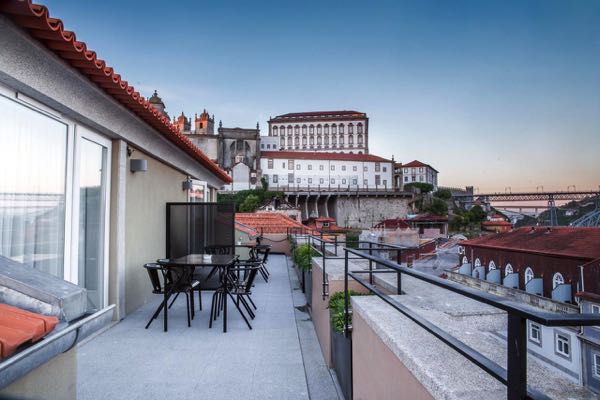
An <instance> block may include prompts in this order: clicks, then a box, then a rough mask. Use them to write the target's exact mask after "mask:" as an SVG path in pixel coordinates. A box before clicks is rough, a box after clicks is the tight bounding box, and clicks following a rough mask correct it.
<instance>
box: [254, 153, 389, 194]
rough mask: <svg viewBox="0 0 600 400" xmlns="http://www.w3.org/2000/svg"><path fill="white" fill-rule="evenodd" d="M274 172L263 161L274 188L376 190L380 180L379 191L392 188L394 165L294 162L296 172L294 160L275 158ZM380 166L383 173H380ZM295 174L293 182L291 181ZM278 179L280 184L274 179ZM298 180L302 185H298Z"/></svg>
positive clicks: (265, 158)
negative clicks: (377, 181) (378, 179)
mask: <svg viewBox="0 0 600 400" xmlns="http://www.w3.org/2000/svg"><path fill="white" fill-rule="evenodd" d="M272 160H273V165H272V168H269V158H267V157H262V158H261V160H260V166H261V170H262V173H263V176H265V175H267V176H268V178H269V185H270V186H271V187H277V186H287V185H288V184H289V185H290V186H292V185H293V186H298V185H299V186H300V187H307V186H309V185H310V186H311V187H317V186H319V185H321V186H332V187H337V186H338V185H339V186H341V187H344V186H346V187H347V186H351V187H355V188H356V187H359V188H375V183H376V176H377V175H379V177H380V184H379V185H378V186H377V187H378V188H381V189H382V188H384V187H386V186H387V187H388V188H391V187H392V162H391V161H385V162H383V161H382V162H379V163H376V162H374V161H341V160H293V169H290V160H289V159H287V158H286V159H281V158H273V159H272ZM376 164H379V171H376ZM289 174H293V180H292V181H290V180H289ZM274 175H277V182H275V181H274V178H273V176H274ZM298 179H300V181H299V182H298Z"/></svg>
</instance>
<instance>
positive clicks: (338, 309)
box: [329, 290, 367, 333]
mask: <svg viewBox="0 0 600 400" xmlns="http://www.w3.org/2000/svg"><path fill="white" fill-rule="evenodd" d="M348 294H349V295H350V296H365V295H366V294H367V293H359V292H356V291H354V290H349V291H348ZM348 301H350V299H348ZM349 307H350V308H352V303H349ZM344 308H345V304H344V292H336V293H334V294H332V295H331V296H330V297H329V317H330V318H331V327H332V329H333V331H334V332H337V333H343V332H344ZM348 318H349V320H348V322H349V323H352V314H350V316H349V317H348Z"/></svg>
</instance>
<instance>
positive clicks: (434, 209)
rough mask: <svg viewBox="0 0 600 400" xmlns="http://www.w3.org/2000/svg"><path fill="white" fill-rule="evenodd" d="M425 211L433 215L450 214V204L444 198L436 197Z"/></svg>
mask: <svg viewBox="0 0 600 400" xmlns="http://www.w3.org/2000/svg"><path fill="white" fill-rule="evenodd" d="M425 211H426V212H428V213H431V214H433V215H448V204H446V202H445V201H444V200H442V199H438V198H437V197H434V198H433V200H432V201H431V204H430V205H429V206H427V207H426V208H425Z"/></svg>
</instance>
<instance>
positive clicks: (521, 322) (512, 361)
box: [344, 248, 600, 400]
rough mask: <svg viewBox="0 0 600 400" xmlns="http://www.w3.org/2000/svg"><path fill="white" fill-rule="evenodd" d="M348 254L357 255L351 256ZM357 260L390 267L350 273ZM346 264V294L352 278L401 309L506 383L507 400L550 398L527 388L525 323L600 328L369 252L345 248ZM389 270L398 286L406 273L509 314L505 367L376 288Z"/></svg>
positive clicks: (583, 317) (595, 320)
mask: <svg viewBox="0 0 600 400" xmlns="http://www.w3.org/2000/svg"><path fill="white" fill-rule="evenodd" d="M350 255H352V256H353V257H350ZM356 258H359V259H363V260H369V262H372V263H376V264H377V265H381V266H383V267H386V269H375V270H374V271H365V270H362V269H361V270H349V260H351V259H356ZM344 260H345V261H344V289H345V291H346V292H347V291H348V279H349V278H352V279H353V280H355V281H356V282H358V283H359V284H360V285H362V286H363V287H365V288H366V289H368V290H369V291H370V292H371V293H373V294H375V295H376V296H377V297H379V298H380V299H381V300H383V301H384V302H386V303H387V304H389V305H390V306H392V307H393V308H394V309H395V310H397V311H399V312H400V313H402V314H403V315H404V316H406V317H408V318H409V319H410V320H412V321H413V322H415V323H417V324H418V325H419V326H421V327H422V328H424V329H425V330H426V331H428V332H429V333H431V334H433V335H434V336H435V337H437V338H438V339H440V340H441V341H442V342H444V343H445V344H446V345H448V346H450V347H451V348H452V349H454V350H456V351H457V352H458V353H460V354H461V355H462V356H463V357H465V358H467V359H468V360H469V361H471V362H472V363H474V364H475V365H477V366H478V367H480V368H481V369H483V370H484V371H485V372H487V373H488V374H489V375H491V376H492V377H493V378H495V379H496V380H498V381H500V382H501V383H503V384H504V385H506V387H507V399H508V400H517V399H518V400H522V399H535V400H538V399H548V396H546V395H544V394H543V393H540V392H539V391H537V390H536V389H534V388H532V387H530V386H528V385H527V320H531V321H534V322H537V323H539V324H542V325H545V326H550V327H556V326H595V325H600V315H598V314H555V313H550V312H544V311H539V312H538V311H535V310H532V309H531V308H530V307H527V306H525V305H520V304H518V303H515V302H514V301H510V300H508V299H506V298H503V297H500V296H497V295H493V294H489V293H487V292H483V291H480V290H477V289H473V288H470V287H468V286H464V285H461V284H459V283H455V282H451V281H448V280H446V279H443V278H440V277H437V276H434V275H429V274H426V273H424V272H420V271H416V270H414V269H412V268H408V267H403V266H401V265H399V264H398V263H395V262H393V261H390V260H386V259H384V258H381V257H378V256H375V255H372V254H367V253H366V252H364V250H361V249H349V248H344ZM386 271H387V272H388V273H389V272H396V273H397V274H398V276H399V278H398V285H400V283H401V278H400V277H401V275H402V274H406V275H408V276H411V277H413V278H416V279H418V280H421V281H424V282H427V283H429V284H432V285H435V286H438V287H441V288H443V289H446V290H450V291H452V292H454V293H458V294H460V295H462V296H465V297H468V298H470V299H473V300H475V301H478V302H481V303H484V304H487V305H490V306H492V307H495V308H498V309H501V310H503V311H506V312H507V314H508V338H507V355H508V357H507V366H506V368H503V367H502V366H500V365H498V364H497V363H496V362H494V361H492V360H491V359H489V358H487V357H486V356H484V355H483V354H481V353H480V352H478V351H477V350H475V349H473V348H472V347H470V346H468V345H467V344H465V343H463V342H461V341H460V340H458V339H457V338H455V337H454V336H452V335H451V334H449V333H448V332H446V331H444V330H442V329H441V328H439V327H438V326H436V325H435V324H433V323H431V322H429V321H428V320H426V319H425V318H423V317H422V316H420V315H419V314H417V313H415V312H414V311H412V310H410V309H409V308H408V307H406V306H404V305H403V304H402V303H400V302H399V301H397V300H396V299H394V298H393V297H391V296H390V295H388V294H386V293H384V292H383V291H382V290H381V289H380V288H378V287H377V286H376V285H374V284H373V280H372V275H373V274H378V273H386ZM365 273H368V274H369V279H368V280H367V279H364V278H363V276H364V274H365ZM400 293H401V290H398V294H400ZM349 301H350V300H349V296H345V316H344V326H345V329H344V331H345V332H344V334H345V335H346V337H347V336H348V334H349V332H350V331H351V329H352V327H351V325H350V323H349V315H350V311H349V305H350V304H349Z"/></svg>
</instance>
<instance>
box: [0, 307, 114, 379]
mask: <svg viewBox="0 0 600 400" xmlns="http://www.w3.org/2000/svg"><path fill="white" fill-rule="evenodd" d="M114 310H115V305H114V304H113V305H110V306H108V307H105V308H103V309H102V310H100V311H98V312H96V313H94V314H91V315H89V316H87V317H84V318H82V319H80V320H78V321H76V322H73V323H71V324H69V325H67V326H66V327H65V328H64V329H62V330H59V331H55V332H54V333H52V334H50V335H48V336H46V337H45V338H44V339H42V340H41V341H39V342H37V343H36V344H34V345H32V346H30V347H28V348H26V349H24V350H22V351H20V352H19V353H17V354H15V355H14V356H12V357H9V358H7V359H6V360H4V361H3V362H1V363H0V390H1V389H4V388H5V387H7V386H8V385H10V384H11V383H13V382H15V381H16V380H18V379H20V378H22V377H24V376H25V375H27V374H28V373H29V372H31V371H33V370H34V369H36V368H38V367H39V366H40V365H42V364H44V363H46V362H48V361H50V360H51V359H53V358H54V357H56V356H58V355H60V354H62V353H66V352H68V351H70V350H71V349H72V348H73V347H75V346H76V345H77V344H78V343H80V342H81V341H83V340H84V339H85V338H87V337H89V336H91V335H92V334H94V333H96V332H98V331H99V330H101V329H103V328H104V327H106V326H108V325H109V324H111V322H112V319H113V313H114Z"/></svg>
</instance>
